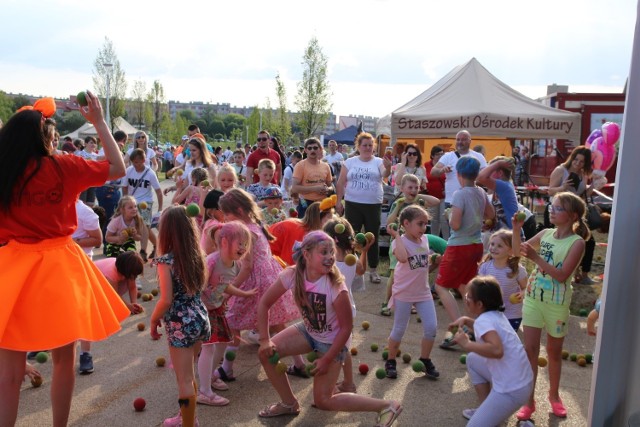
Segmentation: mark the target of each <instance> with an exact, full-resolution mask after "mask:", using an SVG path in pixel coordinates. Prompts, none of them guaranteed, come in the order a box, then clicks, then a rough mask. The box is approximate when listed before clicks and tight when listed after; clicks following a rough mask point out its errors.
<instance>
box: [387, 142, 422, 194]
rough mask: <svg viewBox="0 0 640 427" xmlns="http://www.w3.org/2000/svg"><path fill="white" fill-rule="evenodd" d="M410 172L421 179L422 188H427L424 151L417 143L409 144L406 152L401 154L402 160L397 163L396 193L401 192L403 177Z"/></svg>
mask: <svg viewBox="0 0 640 427" xmlns="http://www.w3.org/2000/svg"><path fill="white" fill-rule="evenodd" d="M407 173H410V174H412V175H415V176H417V177H418V179H419V180H420V190H424V189H425V188H427V172H426V170H425V169H424V166H422V153H421V152H420V149H419V148H418V146H417V145H415V144H407V146H406V147H405V149H404V152H403V153H402V155H401V156H400V162H398V164H397V165H396V175H395V179H394V180H395V183H396V188H395V190H394V192H395V195H396V196H398V195H399V194H400V183H401V182H402V177H403V176H404V175H405V174H407Z"/></svg>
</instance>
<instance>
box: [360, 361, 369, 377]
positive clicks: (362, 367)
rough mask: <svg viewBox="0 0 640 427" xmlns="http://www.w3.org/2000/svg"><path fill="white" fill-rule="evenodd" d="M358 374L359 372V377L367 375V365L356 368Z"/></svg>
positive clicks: (362, 364) (363, 364)
mask: <svg viewBox="0 0 640 427" xmlns="http://www.w3.org/2000/svg"><path fill="white" fill-rule="evenodd" d="M358 372H360V375H367V373H368V372H369V365H367V364H366V363H361V364H360V366H358Z"/></svg>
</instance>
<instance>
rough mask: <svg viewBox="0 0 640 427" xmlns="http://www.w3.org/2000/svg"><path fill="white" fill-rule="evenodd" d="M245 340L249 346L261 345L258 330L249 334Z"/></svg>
mask: <svg viewBox="0 0 640 427" xmlns="http://www.w3.org/2000/svg"><path fill="white" fill-rule="evenodd" d="M244 338H245V340H247V342H248V343H249V344H260V341H259V340H260V334H259V333H258V331H256V330H253V331H249V332H247V334H246V335H245V337H244Z"/></svg>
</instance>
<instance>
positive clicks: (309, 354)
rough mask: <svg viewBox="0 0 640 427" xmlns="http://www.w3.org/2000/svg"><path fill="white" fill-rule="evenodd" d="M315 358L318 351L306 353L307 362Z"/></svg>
mask: <svg viewBox="0 0 640 427" xmlns="http://www.w3.org/2000/svg"><path fill="white" fill-rule="evenodd" d="M317 358H318V353H316V352H315V351H310V352H309V353H307V360H308V361H309V363H313V362H314V361H315V360H316V359H317Z"/></svg>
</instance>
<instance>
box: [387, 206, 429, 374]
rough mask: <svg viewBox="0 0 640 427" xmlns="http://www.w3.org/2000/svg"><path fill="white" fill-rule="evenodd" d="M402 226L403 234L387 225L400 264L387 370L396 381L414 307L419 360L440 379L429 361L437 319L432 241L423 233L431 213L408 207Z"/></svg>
mask: <svg viewBox="0 0 640 427" xmlns="http://www.w3.org/2000/svg"><path fill="white" fill-rule="evenodd" d="M399 223H400V225H401V226H402V227H403V228H404V234H403V235H400V234H399V233H398V230H397V227H394V226H393V224H390V225H388V226H387V232H388V233H389V234H390V235H391V237H392V238H393V239H394V240H393V242H392V243H391V251H392V253H393V254H394V255H395V257H396V258H397V260H398V263H397V265H396V270H395V277H394V282H393V287H392V288H391V298H390V299H389V303H388V306H389V307H390V308H393V307H394V306H395V311H394V317H393V329H392V330H391V334H390V335H389V352H388V354H389V356H388V359H387V362H386V363H385V367H384V368H385V371H387V378H392V379H393V378H397V376H398V372H397V370H396V356H397V353H398V348H399V347H400V341H401V340H402V337H403V336H404V333H405V331H406V329H407V325H408V324H409V317H410V316H411V306H412V305H413V306H415V308H416V310H417V312H418V314H419V315H420V318H421V319H422V328H423V335H422V342H421V346H420V361H421V362H422V363H423V364H424V370H425V374H426V376H427V377H428V378H431V379H437V378H438V377H439V376H440V373H439V372H438V371H437V370H436V367H435V366H434V365H433V362H432V361H431V358H430V356H431V349H432V348H433V342H434V340H435V339H436V330H437V328H438V320H437V319H436V308H435V305H434V304H433V296H432V295H431V288H430V287H429V241H428V239H427V236H426V235H425V234H424V233H425V231H426V228H427V224H428V223H429V214H428V213H427V211H426V210H425V209H424V208H422V207H420V206H418V205H411V206H407V207H406V208H404V209H403V211H402V213H401V214H400V220H399Z"/></svg>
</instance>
